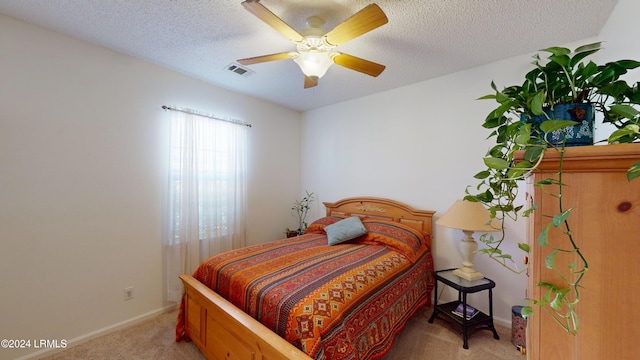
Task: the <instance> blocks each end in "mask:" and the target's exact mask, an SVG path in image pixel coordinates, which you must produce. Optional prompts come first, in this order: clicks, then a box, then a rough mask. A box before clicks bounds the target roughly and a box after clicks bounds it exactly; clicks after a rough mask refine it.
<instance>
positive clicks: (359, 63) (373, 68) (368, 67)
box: [333, 53, 386, 77]
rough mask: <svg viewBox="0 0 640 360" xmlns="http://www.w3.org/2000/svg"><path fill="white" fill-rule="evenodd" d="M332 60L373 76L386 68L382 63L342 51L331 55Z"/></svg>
mask: <svg viewBox="0 0 640 360" xmlns="http://www.w3.org/2000/svg"><path fill="white" fill-rule="evenodd" d="M333 62H334V63H336V64H338V65H340V66H344V67H346V68H348V69H351V70H355V71H359V72H361V73H364V74H367V75H371V76H373V77H376V76H378V75H380V74H381V73H382V72H383V71H384V69H385V68H386V66H384V65H380V64H378V63H374V62H372V61H369V60H365V59H361V58H359V57H355V56H352V55H349V54H343V53H337V55H336V56H334V57H333Z"/></svg>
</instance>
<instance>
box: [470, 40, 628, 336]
mask: <svg viewBox="0 0 640 360" xmlns="http://www.w3.org/2000/svg"><path fill="white" fill-rule="evenodd" d="M600 49H601V43H594V44H589V45H585V46H581V47H579V48H577V49H575V51H571V50H569V49H567V48H562V47H552V48H548V49H544V50H541V51H542V52H544V53H548V54H549V56H548V57H547V58H546V59H545V60H543V59H541V57H540V55H539V54H536V55H535V56H534V61H533V65H534V68H533V70H531V71H530V72H529V73H527V74H526V75H525V80H524V82H523V83H522V85H514V86H509V87H506V88H504V89H503V90H502V91H500V90H498V89H497V87H496V85H495V84H494V83H493V82H492V83H491V87H492V89H493V90H494V93H492V94H489V95H486V96H483V97H481V98H480V99H492V100H495V101H496V102H498V107H497V108H495V109H494V110H493V111H491V112H490V113H489V115H488V116H487V117H486V119H485V121H484V124H483V126H484V127H485V128H488V129H492V130H493V131H492V132H491V134H490V136H489V138H495V141H496V144H495V145H494V146H493V147H492V148H491V149H490V150H489V151H488V153H487V155H486V156H485V157H484V164H485V166H486V168H485V169H484V170H482V171H480V172H479V173H477V174H476V175H475V178H476V179H478V180H479V181H480V182H479V184H478V185H477V186H476V187H475V188H467V191H466V196H465V199H466V200H470V201H479V202H482V203H483V204H484V205H485V206H486V207H487V208H488V209H489V212H490V214H491V217H492V218H496V219H498V220H500V221H502V223H503V224H502V225H503V229H504V221H505V220H506V219H508V218H511V219H513V220H517V219H518V218H519V217H521V216H524V217H526V216H528V215H529V214H530V213H531V212H532V211H535V210H536V204H533V205H532V206H531V207H530V208H524V206H523V205H517V204H516V199H517V198H518V191H519V188H520V185H521V184H522V180H524V179H525V177H526V176H527V175H528V174H529V173H530V172H532V171H534V170H536V169H537V168H538V165H539V164H540V162H541V161H542V159H543V157H544V154H545V151H546V150H547V149H549V148H551V149H554V150H555V151H558V152H559V153H560V157H559V158H560V162H559V164H560V165H559V168H558V170H557V172H555V173H554V174H550V176H549V177H548V178H546V179H544V180H542V181H539V182H538V183H536V184H534V185H535V186H536V187H539V188H540V189H541V190H542V191H545V192H546V193H547V194H550V195H551V196H553V197H554V198H555V199H557V201H558V209H559V210H558V213H556V214H542V215H543V217H545V218H548V219H549V222H548V224H546V226H544V228H543V230H542V232H541V233H540V234H538V238H537V242H538V244H539V245H540V246H546V247H551V251H550V253H549V255H548V256H547V258H546V259H545V266H546V267H547V268H548V269H551V270H552V271H554V272H556V273H557V274H558V275H559V276H560V278H561V279H562V281H563V284H560V285H559V284H551V283H538V284H537V286H539V287H541V288H543V290H544V291H543V293H544V295H543V297H542V298H541V299H530V300H531V305H532V306H525V307H524V308H523V311H522V313H523V315H524V316H528V315H531V314H532V313H533V306H536V307H540V308H541V309H544V310H545V311H547V312H548V313H549V314H550V315H551V316H552V317H553V318H554V319H555V320H556V322H557V323H558V324H559V325H560V326H561V327H562V328H563V329H564V330H565V331H567V332H569V333H572V334H575V333H577V331H578V329H579V324H580V322H579V319H578V315H577V313H576V311H575V309H576V305H577V304H578V303H579V302H580V286H581V285H580V283H581V281H582V279H583V278H584V276H587V273H588V269H589V263H588V261H587V259H586V258H585V256H584V254H582V252H581V251H580V248H579V247H578V246H577V245H576V241H575V239H574V237H573V233H572V232H571V228H570V222H569V218H570V215H571V212H572V210H573V208H570V207H566V204H564V203H563V201H562V194H563V188H564V187H565V186H566V185H564V183H563V181H562V176H563V156H564V152H565V149H566V147H567V146H572V145H582V144H577V143H574V141H575V140H576V137H575V135H576V134H581V133H582V132H583V130H584V129H588V124H586V125H585V123H584V121H588V119H585V114H586V112H587V111H589V110H588V109H589V108H591V109H593V111H594V113H596V114H599V116H601V117H602V121H603V123H609V124H613V125H614V126H615V127H616V130H615V131H614V132H613V133H612V134H611V136H610V137H609V138H608V142H609V143H630V142H637V141H639V140H640V111H639V110H638V109H639V108H640V86H639V83H636V84H635V85H629V84H627V83H626V82H625V81H623V80H620V77H621V76H622V75H623V74H625V73H626V72H627V71H628V70H630V69H634V68H637V67H640V62H638V61H635V60H620V61H614V62H609V63H606V64H604V65H596V64H595V63H594V62H592V61H588V62H587V61H586V60H585V59H586V58H587V57H588V56H589V55H592V54H594V53H596V52H597V51H599V50H600ZM567 104H569V106H568V111H567V112H568V114H564V115H566V116H561V115H559V114H558V109H559V108H560V107H561V105H567ZM578 104H586V105H587V110H582V109H583V108H582V107H579V106H578ZM580 136H581V135H580ZM591 136H592V135H591ZM578 137H579V136H578ZM581 141H583V140H581V139H578V142H581ZM591 141H592V140H591ZM516 152H520V154H521V157H520V158H521V160H519V161H516V157H515V154H516ZM638 177H640V162H639V163H636V164H634V165H633V166H632V167H631V168H629V170H628V172H627V178H628V180H629V181H632V180H633V179H636V178H638ZM473 189H475V190H473ZM552 228H557V229H559V230H560V231H561V232H562V234H563V235H564V236H563V238H564V239H565V241H563V242H562V243H556V242H557V241H556V242H554V243H551V242H550V241H549V231H550V230H551V229H552ZM504 240H505V233H504V230H503V232H502V234H501V236H499V237H494V236H493V235H489V234H483V235H482V236H481V237H480V241H481V242H483V243H484V244H485V245H486V248H485V249H482V250H480V253H484V254H486V255H488V256H489V257H490V258H491V259H493V260H495V261H497V262H498V263H500V264H501V265H502V266H504V267H506V268H508V269H509V270H511V271H513V272H516V273H522V272H523V271H524V269H519V268H518V266H517V262H516V261H515V260H514V259H513V256H512V255H510V254H507V253H505V252H503V251H502V249H501V245H502V244H503V242H504ZM518 247H519V248H520V249H521V250H523V251H524V252H525V253H528V252H529V245H528V244H526V243H520V244H518ZM559 253H574V254H576V255H577V259H578V261H577V262H574V263H571V264H569V265H567V267H566V268H564V266H563V267H562V268H561V267H560V266H556V262H555V258H556V256H557V255H558V254H559Z"/></svg>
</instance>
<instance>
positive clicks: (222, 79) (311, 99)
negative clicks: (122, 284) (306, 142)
mask: <svg viewBox="0 0 640 360" xmlns="http://www.w3.org/2000/svg"><path fill="white" fill-rule="evenodd" d="M373 2H375V3H376V4H378V5H379V6H380V7H381V8H382V10H383V11H384V12H385V13H386V15H387V17H388V18H389V23H388V24H386V25H383V26H382V27H380V28H378V29H375V30H373V31H371V32H369V33H367V34H365V35H363V36H361V37H359V38H356V39H354V40H351V41H349V42H347V43H345V44H343V45H341V46H339V47H338V48H336V50H337V51H341V52H344V53H348V54H350V55H354V56H357V57H361V58H364V59H367V60H370V61H374V62H377V63H380V64H384V65H386V66H387V68H386V70H385V71H384V72H383V73H382V74H381V75H380V76H379V77H377V78H373V77H370V76H368V75H364V74H361V73H359V72H355V71H352V70H349V69H346V68H343V67H340V66H336V65H333V66H332V67H331V68H330V69H329V71H328V72H327V74H326V75H325V76H324V77H323V78H321V79H320V82H319V85H318V86H317V87H314V88H310V89H303V74H302V72H301V71H300V69H299V68H298V67H297V65H296V64H295V63H294V62H293V61H292V60H281V61H275V62H268V63H262V64H255V65H251V66H248V67H249V68H250V69H251V70H252V71H254V73H252V74H251V75H250V76H247V77H243V76H239V75H237V74H234V73H231V72H229V71H227V70H226V67H227V65H229V64H232V63H233V62H234V61H235V60H236V59H240V58H246V57H253V56H259V55H266V54H272V53H277V52H283V51H293V50H295V45H294V44H293V43H292V42H290V41H289V40H287V39H286V38H285V37H283V36H282V35H281V34H280V33H278V32H277V31H275V30H273V29H272V28H271V27H269V26H268V25H266V24H265V23H263V22H262V21H261V20H259V19H258V18H256V17H255V16H253V15H252V14H251V13H249V12H248V11H246V10H245V9H244V8H243V7H242V6H241V5H240V3H241V1H240V0H234V1H230V0H212V1H205V0H126V1H125V0H0V13H3V14H5V15H8V16H11V17H14V18H17V19H20V20H24V21H26V22H28V23H32V24H35V25H39V26H42V27H45V28H49V29H52V30H54V31H58V32H61V33H65V34H68V35H71V36H74V37H77V38H80V39H83V40H86V41H89V42H92V43H95V44H98V45H101V46H104V47H107V48H110V49H113V50H116V51H120V52H122V53H125V54H129V55H131V56H134V57H137V58H140V59H144V60H147V61H149V62H152V63H155V64H158V65H161V66H164V67H167V68H170V69H173V70H176V71H179V72H181V73H184V74H187V75H190V76H193V77H196V78H198V79H201V80H204V81H207V82H209V83H211V84H215V85H217V86H220V87H224V88H227V89H231V90H235V91H238V92H241V93H244V94H248V95H252V96H255V97H258V98H261V99H264V100H267V101H271V102H274V103H278V104H282V105H284V106H287V107H289V108H292V109H295V110H299V111H306V110H310V109H314V108H318V107H322V106H325V105H330V104H334V103H338V102H342V101H346V100H349V99H353V98H358V97H361V96H365V95H369V94H372V93H377V92H381V91H385V90H389V89H393V88H397V87H400V86H405V85H409V84H412V83H416V82H419V81H424V80H428V79H432V78H435V77H438V76H442V75H445V74H450V73H453V72H456V71H460V70H464V69H468V68H472V67H476V66H479V65H483V64H487V63H490V62H494V61H496V60H500V59H504V58H508V57H512V56H516V55H522V54H525V53H530V52H533V51H536V50H538V49H541V48H545V47H549V46H555V45H562V44H564V43H569V42H573V41H577V40H581V39H586V38H589V37H593V36H597V35H598V33H599V32H600V29H601V28H602V26H603V25H604V24H605V22H606V20H607V18H608V17H609V15H610V14H611V12H612V11H613V8H614V7H615V5H616V4H617V0H562V1H560V0H412V1H404V0H400V1H398V0H377V1H374V0H262V1H261V3H262V4H263V5H264V6H266V7H267V8H268V9H269V10H271V11H272V12H273V13H275V14H276V15H277V16H279V17H280V18H281V19H283V20H284V21H285V22H287V23H288V24H289V25H291V26H292V27H293V28H294V29H296V30H297V31H298V32H300V31H301V30H303V29H305V28H306V27H307V25H306V19H307V18H308V17H310V16H319V17H321V18H323V19H324V20H325V21H326V23H325V25H324V27H325V29H326V30H327V31H328V30H331V29H332V28H333V27H334V26H335V25H337V24H339V23H340V22H342V21H344V20H345V19H347V18H348V17H349V16H351V15H352V14H354V13H356V12H357V11H359V10H360V9H362V8H363V7H365V6H366V5H368V4H370V3H373Z"/></svg>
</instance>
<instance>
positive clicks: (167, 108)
mask: <svg viewBox="0 0 640 360" xmlns="http://www.w3.org/2000/svg"><path fill="white" fill-rule="evenodd" d="M162 108H163V109H164V110H172V111H180V112H183V113H186V114H192V115H198V116H204V117H207V118H209V119H214V120H220V121H226V122H230V123H232V124H236V125H243V126H248V127H251V124H248V123H246V122H242V121H240V120H236V119H227V118H221V117H218V116H214V115H209V114H204V113H200V112H197V111H194V110H189V109H182V108H175V107H171V106H167V105H162Z"/></svg>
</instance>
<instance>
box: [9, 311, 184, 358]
mask: <svg viewBox="0 0 640 360" xmlns="http://www.w3.org/2000/svg"><path fill="white" fill-rule="evenodd" d="M176 308H177V305H176V304H172V305H168V306H165V307H162V308H160V309H156V310H153V311H149V312H148V313H145V314H142V315H139V316H136V317H133V318H131V319H127V320H125V321H121V322H119V323H117V324H113V325H110V326H107V327H104V328H102V329H98V330H96V331H92V332H90V333H87V334H84V335H80V336H78V337H75V338H73V339H69V340H68V341H67V347H66V348H64V349H42V350H38V351H36V352H33V353H30V354H27V355H25V356H22V357H19V358H17V359H15V360H30V359H36V358H41V357H44V356H50V355H53V354H55V353H58V352H62V351H64V350H66V349H69V348H72V347H74V346H78V345H80V344H83V343H85V342H87V341H89V340H93V339H95V338H98V337H100V336H103V335H107V334H110V333H113V332H116V331H119V330H122V329H124V328H127V327H130V326H134V325H137V324H139V323H141V322H144V321H146V320H149V319H151V318H153V317H155V316H158V315H160V314H163V313H166V312H170V311H173V310H175V309H176Z"/></svg>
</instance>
